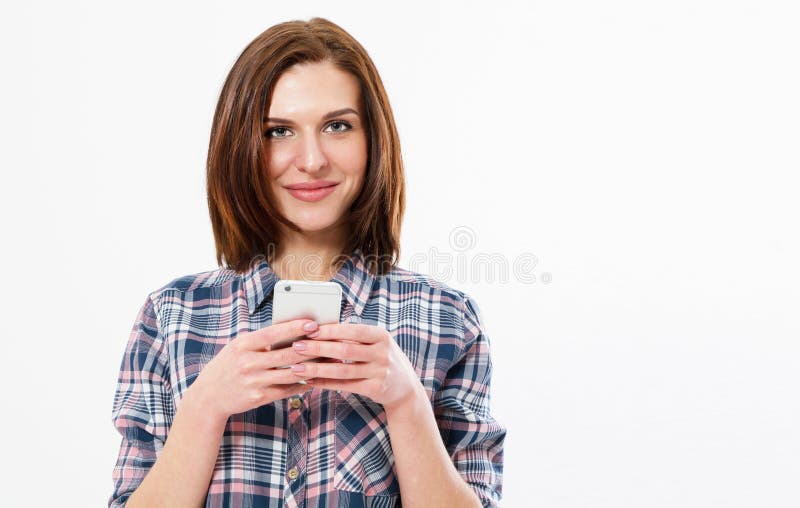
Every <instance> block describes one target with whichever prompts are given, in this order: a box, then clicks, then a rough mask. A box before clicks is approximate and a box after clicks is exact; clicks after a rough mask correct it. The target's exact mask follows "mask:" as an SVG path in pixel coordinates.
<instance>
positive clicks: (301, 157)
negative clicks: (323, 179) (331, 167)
mask: <svg viewBox="0 0 800 508" xmlns="http://www.w3.org/2000/svg"><path fill="white" fill-rule="evenodd" d="M298 145H299V153H298V154H297V156H296V157H295V166H296V167H297V169H298V170H300V171H303V172H306V173H315V172H317V171H319V170H320V169H323V168H324V167H325V166H326V165H327V164H328V160H327V158H326V157H325V152H324V150H323V147H322V144H321V143H320V142H319V140H318V139H317V137H316V136H314V135H308V136H304V139H303V141H302V142H301V143H299V144H298Z"/></svg>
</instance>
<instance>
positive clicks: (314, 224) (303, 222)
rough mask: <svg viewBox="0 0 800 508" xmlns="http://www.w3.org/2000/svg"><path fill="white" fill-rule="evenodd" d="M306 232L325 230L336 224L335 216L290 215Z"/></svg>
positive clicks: (290, 218)
mask: <svg viewBox="0 0 800 508" xmlns="http://www.w3.org/2000/svg"><path fill="white" fill-rule="evenodd" d="M289 220H290V221H292V222H294V223H295V224H296V225H297V227H299V228H300V229H301V230H302V231H303V232H304V233H316V232H319V231H324V230H326V229H328V228H330V227H331V226H333V225H334V223H335V222H336V219H335V218H334V217H289Z"/></svg>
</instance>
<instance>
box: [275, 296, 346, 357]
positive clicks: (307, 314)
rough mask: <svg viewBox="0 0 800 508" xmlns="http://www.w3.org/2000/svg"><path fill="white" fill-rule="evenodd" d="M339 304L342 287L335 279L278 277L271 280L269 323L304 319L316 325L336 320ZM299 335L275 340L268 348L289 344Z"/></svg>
mask: <svg viewBox="0 0 800 508" xmlns="http://www.w3.org/2000/svg"><path fill="white" fill-rule="evenodd" d="M341 306H342V286H340V285H339V284H338V283H336V282H332V281H328V282H317V281H304V280H279V281H278V282H276V283H275V289H274V294H273V300H272V323H273V324H275V323H282V322H284V321H291V320H293V319H304V318H308V319H313V320H314V321H316V322H317V323H319V324H327V323H338V322H339V311H340V309H341ZM303 337H304V335H301V336H299V337H290V338H288V339H284V340H281V341H278V342H276V343H274V344H273V345H272V347H271V349H273V350H275V349H281V348H285V347H289V346H290V345H291V344H292V342H294V341H296V340H299V339H302V338H303Z"/></svg>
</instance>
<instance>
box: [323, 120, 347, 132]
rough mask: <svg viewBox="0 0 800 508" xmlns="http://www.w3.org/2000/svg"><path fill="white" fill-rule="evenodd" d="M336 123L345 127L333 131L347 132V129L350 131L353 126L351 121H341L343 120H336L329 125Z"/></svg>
mask: <svg viewBox="0 0 800 508" xmlns="http://www.w3.org/2000/svg"><path fill="white" fill-rule="evenodd" d="M334 125H342V126H344V127H345V128H343V129H334V130H333V132H346V131H349V130H350V129H352V128H353V127H352V126H351V125H350V124H349V123H347V122H344V121H341V120H336V121H335V122H331V123H329V124H328V127H332V126H334Z"/></svg>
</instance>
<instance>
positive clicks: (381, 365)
mask: <svg viewBox="0 0 800 508" xmlns="http://www.w3.org/2000/svg"><path fill="white" fill-rule="evenodd" d="M307 337H308V338H305V339H302V340H298V341H296V342H294V344H293V345H292V347H294V349H295V351H297V352H298V353H300V354H302V355H307V356H309V357H315V356H321V357H324V358H332V359H335V360H349V361H350V362H352V363H342V362H337V361H333V362H313V361H311V362H303V363H298V364H295V365H292V370H293V371H294V373H295V375H297V376H298V378H300V379H305V380H306V382H307V383H308V384H309V385H311V386H314V387H318V388H325V389H328V390H344V391H348V392H353V393H358V394H361V395H364V396H366V397H369V398H370V399H372V400H373V401H375V402H377V403H379V404H382V405H383V406H384V408H387V409H388V408H390V407H392V406H394V405H400V404H402V403H403V402H405V401H406V400H408V399H410V398H413V397H415V396H418V395H419V394H420V393H421V392H423V391H424V388H423V386H422V383H421V382H420V380H419V377H418V376H417V373H416V372H415V371H414V367H413V366H412V365H411V362H410V361H409V359H408V357H407V356H406V354H405V353H404V352H403V350H402V349H400V346H398V345H397V343H396V342H395V341H394V339H393V338H392V336H391V335H390V334H389V332H388V331H387V330H385V329H383V328H381V327H379V326H373V325H366V324H355V323H332V324H323V325H319V329H318V330H317V331H316V332H314V333H311V334H309V335H307ZM342 340H344V341H349V342H340V341H342Z"/></svg>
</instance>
